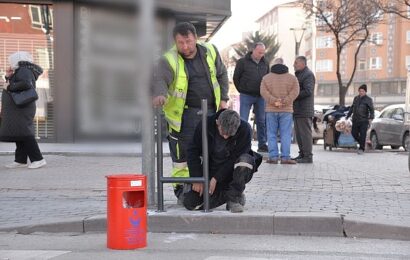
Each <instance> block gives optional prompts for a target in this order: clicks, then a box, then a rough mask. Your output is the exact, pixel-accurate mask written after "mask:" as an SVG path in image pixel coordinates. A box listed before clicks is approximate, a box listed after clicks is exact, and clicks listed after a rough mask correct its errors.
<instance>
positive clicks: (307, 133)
mask: <svg viewBox="0 0 410 260" xmlns="http://www.w3.org/2000/svg"><path fill="white" fill-rule="evenodd" d="M293 66H294V68H295V76H296V78H298V81H299V87H300V91H299V95H298V97H297V98H296V99H295V101H294V102H293V117H294V126H295V134H296V140H297V142H298V146H299V156H297V157H296V158H293V159H294V160H296V161H297V162H298V163H313V154H312V146H313V138H312V119H313V117H314V115H315V111H314V90H315V81H316V80H315V76H314V75H313V72H312V71H311V70H310V69H309V68H308V67H307V66H306V57H304V56H299V57H297V58H296V60H295V63H294V65H293Z"/></svg>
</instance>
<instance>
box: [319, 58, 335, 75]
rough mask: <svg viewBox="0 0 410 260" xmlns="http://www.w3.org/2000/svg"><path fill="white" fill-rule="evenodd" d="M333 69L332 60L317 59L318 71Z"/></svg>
mask: <svg viewBox="0 0 410 260" xmlns="http://www.w3.org/2000/svg"><path fill="white" fill-rule="evenodd" d="M331 71H333V61H332V60H318V61H316V72H331Z"/></svg>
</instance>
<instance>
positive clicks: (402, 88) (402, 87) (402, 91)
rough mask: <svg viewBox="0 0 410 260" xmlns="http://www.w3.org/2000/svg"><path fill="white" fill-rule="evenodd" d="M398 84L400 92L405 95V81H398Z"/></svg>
mask: <svg viewBox="0 0 410 260" xmlns="http://www.w3.org/2000/svg"><path fill="white" fill-rule="evenodd" d="M399 86H400V94H401V95H406V88H407V82H406V81H400V82H399Z"/></svg>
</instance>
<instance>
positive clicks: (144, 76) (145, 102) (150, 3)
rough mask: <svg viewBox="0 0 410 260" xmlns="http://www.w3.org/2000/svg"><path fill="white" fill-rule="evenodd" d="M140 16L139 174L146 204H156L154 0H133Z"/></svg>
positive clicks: (138, 40)
mask: <svg viewBox="0 0 410 260" xmlns="http://www.w3.org/2000/svg"><path fill="white" fill-rule="evenodd" d="M136 4H137V7H138V8H139V15H138V17H137V19H136V23H137V24H136V29H137V30H136V31H137V39H136V43H137V45H138V48H136V54H137V57H138V61H139V62H138V64H139V66H141V67H137V72H138V73H137V74H136V76H137V77H136V87H137V88H138V91H136V92H135V93H136V94H137V100H138V101H139V104H140V108H141V109H142V115H143V117H142V173H143V174H144V175H146V176H147V183H148V185H147V186H148V205H149V206H153V205H155V172H154V171H155V152H154V150H155V137H154V122H153V121H154V120H153V118H154V111H153V109H152V104H151V95H150V80H151V75H152V73H151V64H152V60H153V55H152V53H153V49H152V46H153V45H152V43H153V42H154V39H153V32H154V31H155V29H154V24H155V20H154V15H155V12H154V10H155V6H154V0H139V1H136ZM142 64H143V65H142Z"/></svg>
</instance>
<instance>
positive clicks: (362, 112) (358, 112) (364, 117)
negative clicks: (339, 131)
mask: <svg viewBox="0 0 410 260" xmlns="http://www.w3.org/2000/svg"><path fill="white" fill-rule="evenodd" d="M352 113H353V118H352V121H353V122H363V121H368V120H369V119H373V118H374V107H373V99H372V98H371V97H369V96H368V95H365V96H363V97H360V95H357V96H356V97H355V98H354V99H353V104H352V106H351V107H350V109H349V113H347V117H350V116H351V115H352Z"/></svg>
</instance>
